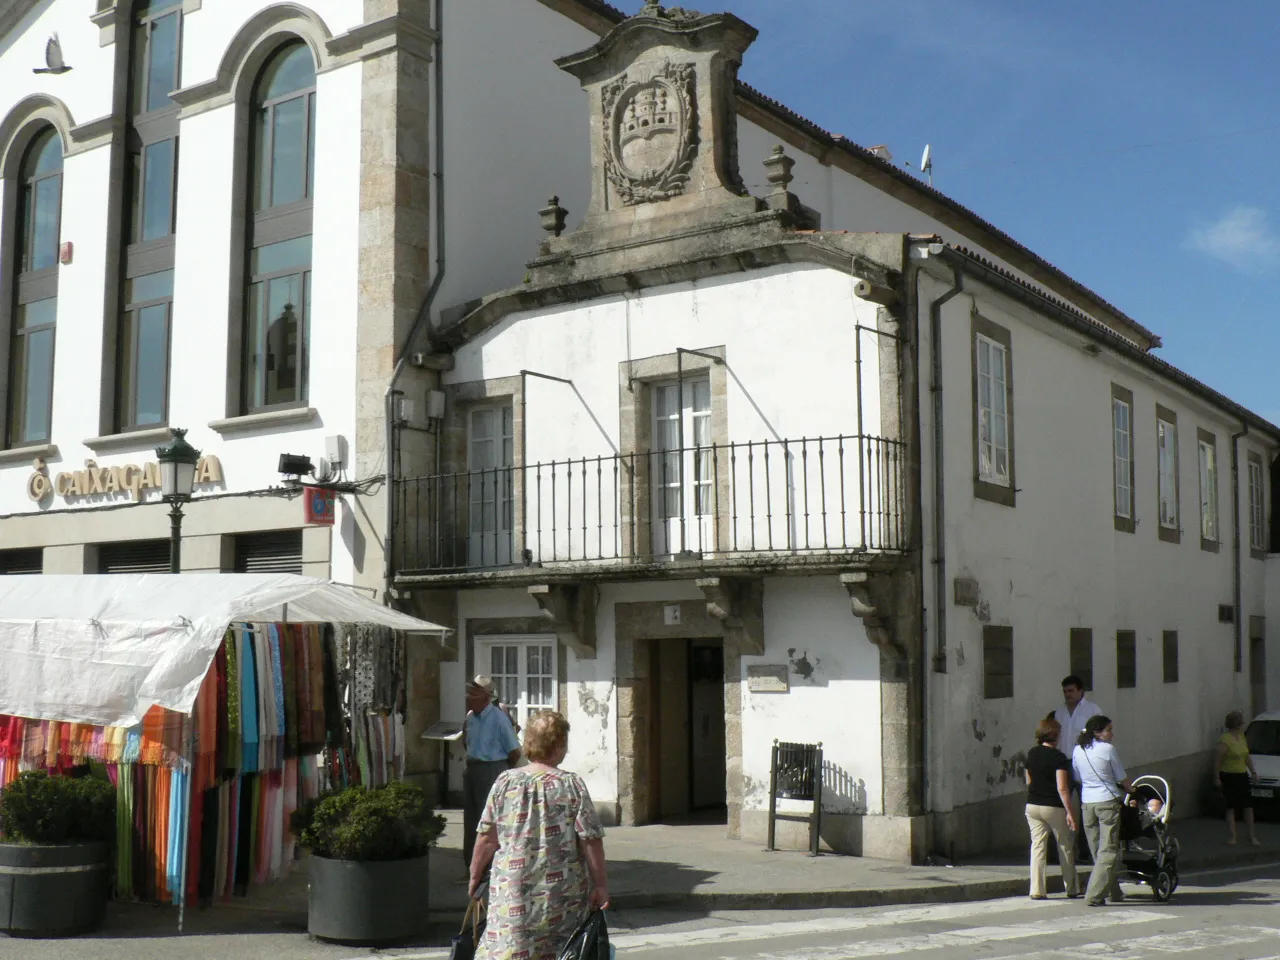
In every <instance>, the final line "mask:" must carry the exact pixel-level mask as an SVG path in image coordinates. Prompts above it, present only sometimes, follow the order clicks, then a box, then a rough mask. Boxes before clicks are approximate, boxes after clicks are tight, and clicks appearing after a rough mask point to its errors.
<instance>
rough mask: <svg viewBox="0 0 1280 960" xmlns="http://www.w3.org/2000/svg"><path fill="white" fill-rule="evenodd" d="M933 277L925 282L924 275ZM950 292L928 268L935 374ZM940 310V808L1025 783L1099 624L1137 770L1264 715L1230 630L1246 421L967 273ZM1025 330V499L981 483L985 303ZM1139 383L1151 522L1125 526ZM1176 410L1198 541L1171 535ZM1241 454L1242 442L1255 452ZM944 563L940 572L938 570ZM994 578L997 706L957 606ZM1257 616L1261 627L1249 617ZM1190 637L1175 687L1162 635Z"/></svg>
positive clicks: (1020, 433) (1098, 686)
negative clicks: (1031, 757)
mask: <svg viewBox="0 0 1280 960" xmlns="http://www.w3.org/2000/svg"><path fill="white" fill-rule="evenodd" d="M922 276H923V275H922ZM946 289H947V285H946V284H944V283H941V282H937V281H934V280H932V279H931V278H928V277H927V276H926V277H924V279H923V282H922V285H921V297H920V330H921V336H922V340H923V341H924V343H923V345H922V349H921V354H920V355H921V364H922V368H923V369H924V370H926V371H927V370H928V364H929V362H930V357H931V350H932V347H931V345H930V344H929V342H928V340H929V323H928V309H929V304H930V303H931V301H932V300H933V299H934V298H936V297H937V296H939V295H940V294H941V293H943V292H944V291H945V290H946ZM966 291H967V292H966V294H964V295H962V296H959V297H956V298H954V299H952V300H951V301H950V302H949V303H948V304H947V305H946V306H945V307H944V308H943V314H942V350H943V357H944V372H943V396H944V402H945V413H944V424H945V441H944V457H945V467H944V474H945V478H946V481H945V482H946V574H947V583H946V591H947V595H946V596H945V597H944V598H942V602H943V603H944V604H945V605H946V611H947V649H948V672H947V673H946V674H938V673H930V674H929V678H928V682H929V685H930V697H929V717H928V721H927V724H926V726H927V728H928V731H929V733H928V735H929V738H930V744H929V751H930V781H931V784H930V786H931V794H932V803H933V806H934V808H935V809H943V810H945V809H950V808H951V807H952V806H959V805H962V804H965V803H970V802H974V801H979V800H985V799H988V798H991V797H995V796H1002V795H1006V794H1012V793H1017V792H1018V791H1020V790H1021V789H1022V785H1021V771H1020V768H1019V766H1018V764H1019V763H1020V761H1021V758H1022V756H1023V754H1024V753H1025V751H1026V749H1027V748H1028V747H1029V746H1030V745H1031V744H1032V743H1033V742H1034V741H1033V733H1034V729H1035V725H1036V723H1037V722H1038V721H1039V719H1040V718H1042V717H1043V716H1044V715H1045V713H1046V712H1048V711H1049V710H1050V709H1052V708H1053V707H1055V706H1056V705H1058V704H1059V703H1060V702H1061V691H1060V689H1059V681H1060V680H1061V678H1062V677H1063V676H1065V675H1066V674H1067V673H1068V672H1069V671H1068V667H1069V639H1068V638H1069V630H1070V628H1072V627H1089V628H1092V630H1093V671H1094V688H1095V690H1094V692H1093V693H1092V694H1090V698H1091V699H1092V700H1094V701H1095V702H1096V703H1098V704H1099V705H1100V706H1101V707H1102V709H1103V711H1104V712H1105V713H1106V714H1107V715H1108V716H1110V717H1112V718H1113V720H1114V721H1115V724H1116V744H1117V747H1118V748H1119V750H1120V753H1121V756H1122V757H1123V758H1124V759H1125V761H1126V762H1127V763H1129V764H1130V765H1138V764H1146V763H1151V762H1154V761H1159V760H1164V759H1170V758H1176V757H1181V756H1186V755H1189V754H1194V753H1197V752H1199V751H1203V750H1207V749H1209V747H1210V746H1211V745H1212V743H1213V740H1214V738H1215V737H1216V735H1217V731H1218V730H1219V729H1220V725H1221V722H1222V717H1223V716H1224V715H1225V713H1226V712H1227V710H1228V709H1230V708H1231V707H1233V706H1239V707H1240V708H1241V709H1245V710H1246V711H1247V709H1248V683H1247V673H1240V674H1236V673H1234V672H1233V656H1232V645H1233V642H1234V641H1233V634H1232V627H1231V626H1230V625H1227V624H1220V623H1218V622H1217V607H1218V604H1220V603H1221V604H1230V603H1231V602H1232V560H1231V472H1230V440H1229V438H1230V435H1231V433H1232V432H1233V431H1236V430H1239V425H1238V422H1237V423H1235V424H1233V423H1232V422H1231V421H1230V420H1229V419H1227V418H1225V417H1224V416H1223V415H1222V414H1221V413H1218V412H1215V411H1214V410H1213V409H1211V408H1210V407H1208V406H1207V405H1206V404H1205V403H1203V402H1202V401H1199V400H1196V399H1195V398H1193V397H1192V396H1191V395H1189V394H1185V393H1184V392H1182V391H1181V390H1178V389H1175V388H1173V387H1171V386H1170V385H1168V384H1166V383H1164V382H1161V381H1160V380H1158V379H1157V378H1156V377H1155V376H1153V375H1152V374H1151V373H1149V372H1147V371H1146V370H1145V369H1139V368H1136V367H1134V366H1132V365H1130V364H1128V363H1127V362H1125V361H1123V360H1120V359H1117V358H1115V357H1114V356H1113V355H1112V354H1110V353H1109V352H1107V351H1105V350H1104V352H1103V354H1102V355H1101V356H1100V357H1098V358H1093V357H1091V356H1089V355H1088V354H1086V353H1084V352H1083V351H1082V350H1081V349H1080V346H1079V342H1078V341H1079V337H1078V336H1076V335H1073V334H1070V333H1067V332H1066V331H1065V330H1064V329H1063V328H1061V327H1059V326H1057V325H1056V324H1053V323H1050V322H1049V321H1045V320H1043V319H1032V315H1031V314H1030V312H1029V311H1028V310H1026V308H1024V307H1022V306H1021V305H1015V304H1013V303H1012V302H1011V301H1008V300H1006V299H1004V298H1002V297H999V296H997V295H996V294H994V293H992V292H991V291H989V290H988V289H987V288H984V287H982V286H981V285H980V284H978V283H977V282H971V283H968V284H966ZM975 296H976V297H977V303H978V309H979V311H980V312H981V314H982V315H983V316H984V317H986V318H987V319H989V320H991V321H993V322H995V323H997V324H1000V325H1001V326H1004V327H1006V328H1008V329H1009V330H1010V333H1011V338H1012V346H1011V356H1012V366H1013V410H1014V437H1015V454H1014V455H1015V471H1016V475H1015V480H1016V484H1017V489H1018V493H1017V506H1016V508H1009V507H1005V506H999V505H996V504H992V503H990V502H987V501H984V500H979V499H977V498H975V497H974V493H973V476H974V465H973V463H972V457H973V454H972V444H973V433H972V430H973V415H972V399H971V398H972V386H971V376H972V362H971V352H972V347H971V332H970V309H971V304H972V303H973V298H974V297H975ZM1113 382H1115V383H1117V384H1119V385H1121V386H1124V387H1126V388H1128V389H1130V390H1132V391H1133V394H1134V410H1133V417H1134V424H1133V429H1134V451H1135V494H1134V496H1135V509H1136V517H1137V519H1138V526H1137V532H1136V533H1135V534H1128V533H1122V532H1117V531H1116V530H1115V529H1114V524H1113V519H1112V518H1113V500H1112V475H1113V460H1112V437H1111V400H1110V397H1111V384H1112V383H1113ZM920 391H921V406H922V410H923V423H922V432H921V437H922V442H921V447H922V451H923V453H924V461H925V462H924V464H923V477H924V478H925V482H924V489H925V491H926V495H925V511H926V512H925V518H924V529H925V531H926V538H927V541H926V549H925V556H927V557H932V556H933V555H934V546H933V544H932V542H931V541H932V531H933V517H932V498H931V495H930V491H931V490H932V479H931V478H932V476H933V469H934V466H933V463H932V460H933V456H932V403H931V397H930V392H929V391H930V382H929V378H928V376H927V375H926V376H922V378H921V384H920ZM1157 402H1158V403H1160V404H1162V405H1163V406H1166V407H1169V408H1171V409H1172V410H1174V411H1175V412H1176V413H1177V416H1178V440H1179V466H1180V482H1181V498H1180V499H1181V518H1182V528H1183V533H1182V542H1181V543H1180V544H1176V545H1175V544H1169V543H1165V542H1162V541H1160V540H1159V539H1158V537H1157V530H1158V521H1157V518H1158V514H1157V497H1156V489H1157V487H1156V448H1155V436H1156V422H1155V405H1156V403H1157ZM1197 427H1202V428H1204V429H1206V430H1208V431H1210V432H1212V433H1214V434H1215V435H1216V437H1217V450H1218V467H1219V478H1218V490H1219V503H1218V516H1219V529H1220V534H1219V537H1220V539H1221V541H1222V545H1221V549H1220V552H1219V553H1216V554H1215V553H1210V552H1206V551H1204V550H1202V549H1201V546H1200V538H1199V470H1198V458H1197V441H1196V429H1197ZM1241 457H1242V462H1243V453H1242V454H1241ZM1243 564H1244V566H1245V568H1246V578H1245V593H1244V612H1245V614H1246V615H1247V614H1248V612H1250V611H1251V610H1253V611H1254V612H1256V610H1257V609H1260V608H1261V605H1262V595H1261V584H1260V577H1261V572H1262V568H1263V564H1262V563H1260V562H1258V561H1251V560H1250V559H1249V558H1248V557H1247V555H1246V557H1245V559H1244V560H1243ZM926 573H928V570H926ZM961 576H967V577H974V578H976V579H977V580H978V582H979V584H980V587H981V590H982V595H983V599H984V600H985V602H986V603H987V604H988V605H989V617H990V622H991V623H992V624H1001V625H1012V627H1013V632H1014V672H1015V676H1014V697H1013V699H1003V700H984V699H983V693H982V643H981V636H982V630H981V627H982V623H981V622H980V621H979V619H978V617H977V615H976V614H975V613H974V612H973V611H972V610H970V609H969V608H963V607H957V606H955V605H954V603H953V600H952V589H953V587H952V584H953V581H954V579H955V578H957V577H961ZM926 580H927V592H926V607H927V609H928V610H929V611H930V614H929V619H928V624H929V626H928V631H927V636H928V642H929V655H930V656H932V654H933V651H934V643H935V642H936V638H935V637H934V636H933V634H934V632H935V631H934V629H933V627H934V620H933V615H934V614H933V611H934V610H936V607H935V603H936V602H937V601H936V599H935V598H934V596H933V582H932V576H928V575H927V576H926ZM1246 622H1247V621H1246ZM1125 629H1132V630H1135V631H1136V632H1137V686H1136V688H1134V689H1117V686H1116V647H1115V632H1116V631H1117V630H1125ZM1164 630H1177V631H1178V634H1179V658H1180V666H1179V673H1180V679H1179V682H1178V683H1177V684H1169V685H1166V684H1165V683H1164V682H1163V670H1162V662H1163V661H1162V645H1161V644H1162V631H1164Z"/></svg>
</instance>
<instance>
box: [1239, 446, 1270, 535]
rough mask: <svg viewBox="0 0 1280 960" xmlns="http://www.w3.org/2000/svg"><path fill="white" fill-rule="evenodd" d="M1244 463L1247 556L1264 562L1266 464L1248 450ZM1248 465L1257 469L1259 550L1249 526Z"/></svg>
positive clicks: (1251, 504)
mask: <svg viewBox="0 0 1280 960" xmlns="http://www.w3.org/2000/svg"><path fill="white" fill-rule="evenodd" d="M1245 463H1246V466H1245V480H1244V484H1245V504H1246V506H1245V525H1246V528H1250V529H1246V533H1245V535H1246V536H1247V537H1248V538H1249V556H1250V557H1251V558H1252V559H1254V560H1266V559H1267V469H1266V463H1265V462H1264V461H1263V459H1262V454H1260V453H1258V452H1256V451H1254V450H1249V451H1247V452H1246V454H1245ZM1248 464H1253V465H1255V466H1256V467H1257V468H1258V486H1259V490H1258V495H1259V498H1260V500H1261V507H1262V510H1261V512H1262V516H1261V517H1259V518H1258V519H1259V524H1260V525H1261V527H1262V548H1261V549H1258V548H1255V547H1254V545H1253V531H1252V529H1251V526H1252V525H1251V524H1250V515H1251V514H1252V512H1253V494H1252V492H1251V490H1250V482H1249V467H1248Z"/></svg>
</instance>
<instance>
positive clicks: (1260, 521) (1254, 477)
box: [1248, 460, 1266, 550]
mask: <svg viewBox="0 0 1280 960" xmlns="http://www.w3.org/2000/svg"><path fill="white" fill-rule="evenodd" d="M1248 466H1249V549H1250V550H1265V549H1266V532H1265V527H1266V508H1265V499H1264V498H1265V496H1266V488H1265V487H1264V486H1263V483H1264V481H1263V475H1262V464H1260V463H1258V461H1256V460H1249V461H1248Z"/></svg>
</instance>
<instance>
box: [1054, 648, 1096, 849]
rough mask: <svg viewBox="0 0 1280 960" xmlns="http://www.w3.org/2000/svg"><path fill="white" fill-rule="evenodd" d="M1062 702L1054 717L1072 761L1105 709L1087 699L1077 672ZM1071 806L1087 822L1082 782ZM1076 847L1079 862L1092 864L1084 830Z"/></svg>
mask: <svg viewBox="0 0 1280 960" xmlns="http://www.w3.org/2000/svg"><path fill="white" fill-rule="evenodd" d="M1062 701H1063V702H1062V706H1060V707H1059V708H1058V709H1057V710H1055V711H1054V712H1053V714H1052V716H1053V719H1055V720H1057V721H1058V723H1060V724H1061V725H1062V733H1061V734H1060V735H1059V737H1058V750H1059V751H1061V752H1062V753H1063V755H1065V756H1066V758H1067V759H1068V760H1070V759H1071V751H1073V750H1074V749H1075V748H1076V741H1078V740H1079V739H1080V734H1081V733H1083V732H1084V725H1085V724H1086V723H1087V722H1088V720H1089V718H1090V717H1096V716H1097V715H1098V714H1100V713H1102V708H1101V707H1099V706H1098V705H1097V704H1096V703H1094V702H1092V701H1091V700H1086V699H1085V696H1084V681H1083V680H1081V679H1080V678H1079V677H1077V676H1076V675H1075V674H1074V673H1073V674H1071V675H1070V676H1069V677H1065V678H1064V679H1063V681H1062ZM1071 807H1072V810H1071V812H1072V813H1073V814H1074V816H1075V818H1076V823H1083V822H1084V821H1083V820H1081V819H1080V813H1081V810H1080V781H1079V780H1075V782H1074V783H1072V785H1071ZM1076 847H1077V856H1078V858H1079V862H1081V863H1088V862H1090V861H1091V860H1092V859H1093V857H1092V853H1091V851H1090V850H1089V844H1088V841H1087V840H1086V839H1085V836H1084V830H1077V831H1076Z"/></svg>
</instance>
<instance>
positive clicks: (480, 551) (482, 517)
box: [466, 405, 515, 567]
mask: <svg viewBox="0 0 1280 960" xmlns="http://www.w3.org/2000/svg"><path fill="white" fill-rule="evenodd" d="M512 427H513V424H512V415H511V407H510V406H509V405H504V406H491V407H476V408H475V409H473V410H472V411H471V416H470V421H469V423H468V437H467V476H466V481H467V508H468V509H467V515H468V517H469V518H470V520H469V524H468V535H467V565H468V566H471V567H496V566H505V565H507V564H510V563H511V558H512V552H513V551H512V529H513V528H514V520H515V510H514V505H515V497H514V487H515V485H514V483H513V476H512V473H513V471H512V466H513V465H514V454H515V444H514V442H513V429H512Z"/></svg>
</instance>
